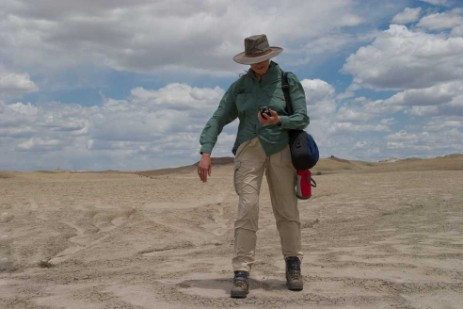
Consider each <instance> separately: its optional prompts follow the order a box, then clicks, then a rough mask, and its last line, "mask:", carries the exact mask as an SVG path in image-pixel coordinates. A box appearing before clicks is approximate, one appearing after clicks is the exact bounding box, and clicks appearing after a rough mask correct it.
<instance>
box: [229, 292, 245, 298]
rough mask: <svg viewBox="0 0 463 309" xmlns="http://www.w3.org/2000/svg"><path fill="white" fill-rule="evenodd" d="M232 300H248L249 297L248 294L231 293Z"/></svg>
mask: <svg viewBox="0 0 463 309" xmlns="http://www.w3.org/2000/svg"><path fill="white" fill-rule="evenodd" d="M230 296H231V298H246V297H247V296H248V292H233V291H232V292H231V293H230Z"/></svg>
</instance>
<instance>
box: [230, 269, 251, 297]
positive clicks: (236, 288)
mask: <svg viewBox="0 0 463 309" xmlns="http://www.w3.org/2000/svg"><path fill="white" fill-rule="evenodd" d="M248 277H249V273H248V272H247V271H235V277H234V278H233V287H232V289H231V293H230V296H231V297H232V298H246V296H247V295H248V293H249V279H248Z"/></svg>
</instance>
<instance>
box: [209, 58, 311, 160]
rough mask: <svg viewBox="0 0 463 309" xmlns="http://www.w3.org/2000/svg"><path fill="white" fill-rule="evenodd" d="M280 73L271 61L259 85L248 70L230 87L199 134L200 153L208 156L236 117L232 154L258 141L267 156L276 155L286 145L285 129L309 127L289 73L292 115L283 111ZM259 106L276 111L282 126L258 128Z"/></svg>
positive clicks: (299, 89) (301, 91) (296, 82)
mask: <svg viewBox="0 0 463 309" xmlns="http://www.w3.org/2000/svg"><path fill="white" fill-rule="evenodd" d="M281 72H282V71H281V69H280V67H279V66H278V64H277V63H275V62H273V61H271V62H270V66H269V69H268V71H267V73H266V74H265V75H264V76H263V78H262V80H260V81H259V80H258V79H257V77H256V76H255V74H254V72H253V71H252V70H251V69H249V71H248V73H247V74H245V75H243V76H241V77H240V78H239V79H238V80H237V81H235V82H234V83H233V84H232V85H231V86H230V88H229V89H228V90H227V92H226V93H225V94H224V96H223V98H222V100H221V101H220V104H219V107H218V108H217V110H216V111H215V112H214V114H213V115H212V117H211V119H209V121H208V122H207V123H206V126H205V127H204V129H203V131H202V132H201V137H200V144H201V149H200V151H201V153H203V152H205V153H211V152H212V149H213V148H214V146H215V143H216V142H217V137H218V136H219V134H220V133H221V132H222V129H223V127H224V126H225V125H227V124H228V123H230V122H232V121H233V120H235V119H236V118H237V117H238V118H239V121H240V122H239V126H238V133H237V136H236V140H235V145H234V146H233V149H232V152H233V153H234V154H235V152H236V149H237V148H238V146H239V145H240V144H242V143H243V142H245V141H248V140H250V139H253V138H254V137H258V138H259V140H260V142H261V144H262V146H263V148H264V151H265V153H266V154H267V155H268V156H269V155H271V154H274V153H277V152H279V151H281V150H282V149H283V148H284V147H285V146H286V145H287V144H288V131H287V130H288V129H304V128H305V127H306V126H307V125H308V124H309V117H308V116H307V105H306V101H305V93H304V89H303V88H302V85H301V83H300V82H299V80H298V79H297V77H296V76H295V75H294V74H292V73H288V82H289V87H290V95H291V100H292V106H293V114H292V115H290V116H289V115H288V113H287V112H286V111H285V107H286V102H285V97H284V94H283V90H282V87H281V86H282V81H281ZM261 106H268V107H270V108H271V109H272V110H274V111H276V112H277V113H278V115H279V117H280V121H281V124H280V125H268V126H264V125H263V124H261V123H260V122H259V120H258V119H257V113H258V111H259V109H260V107H261Z"/></svg>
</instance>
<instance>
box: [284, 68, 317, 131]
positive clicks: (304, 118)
mask: <svg viewBox="0 0 463 309" xmlns="http://www.w3.org/2000/svg"><path fill="white" fill-rule="evenodd" d="M288 83H289V89H290V92H289V93H290V96H291V101H292V107H293V114H292V115H289V116H284V115H282V116H280V121H281V127H282V128H283V129H288V130H291V129H304V128H305V127H307V126H308V125H309V122H310V119H309V116H308V115H307V103H306V100H305V92H304V88H303V87H302V84H301V83H300V82H299V79H298V78H297V77H296V75H294V74H293V73H288Z"/></svg>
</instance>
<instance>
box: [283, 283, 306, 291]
mask: <svg viewBox="0 0 463 309" xmlns="http://www.w3.org/2000/svg"><path fill="white" fill-rule="evenodd" d="M286 287H287V288H288V290H290V291H302V290H303V289H304V286H303V285H290V284H288V283H286Z"/></svg>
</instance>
